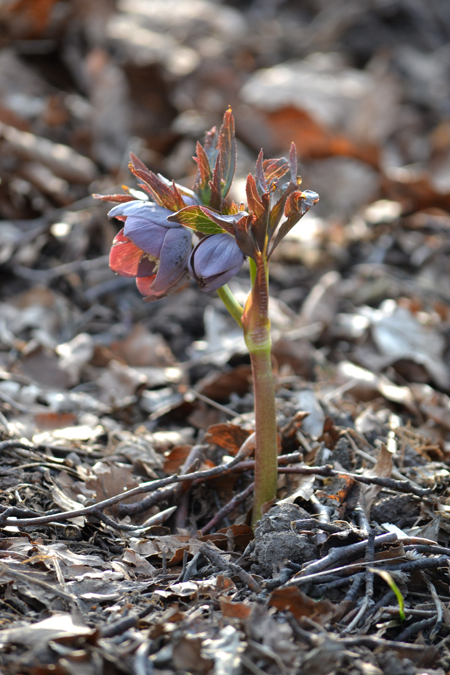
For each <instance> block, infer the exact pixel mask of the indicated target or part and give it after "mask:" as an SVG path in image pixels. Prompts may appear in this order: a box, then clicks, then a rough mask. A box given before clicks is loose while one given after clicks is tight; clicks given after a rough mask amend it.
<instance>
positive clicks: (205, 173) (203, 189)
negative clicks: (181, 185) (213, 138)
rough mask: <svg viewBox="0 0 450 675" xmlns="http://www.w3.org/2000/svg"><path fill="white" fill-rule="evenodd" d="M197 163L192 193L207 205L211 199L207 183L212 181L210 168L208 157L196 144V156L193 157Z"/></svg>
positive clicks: (201, 147) (200, 146)
mask: <svg viewBox="0 0 450 675" xmlns="http://www.w3.org/2000/svg"><path fill="white" fill-rule="evenodd" d="M194 160H195V162H196V163H197V167H198V171H197V178H196V179H195V184H194V192H195V193H196V194H197V195H198V196H199V197H200V200H201V201H202V202H203V204H209V200H210V197H211V188H210V186H209V182H210V180H211V179H212V173H211V167H210V165H209V160H208V155H207V154H206V152H205V150H204V148H203V146H202V145H201V144H200V143H197V156H196V157H194Z"/></svg>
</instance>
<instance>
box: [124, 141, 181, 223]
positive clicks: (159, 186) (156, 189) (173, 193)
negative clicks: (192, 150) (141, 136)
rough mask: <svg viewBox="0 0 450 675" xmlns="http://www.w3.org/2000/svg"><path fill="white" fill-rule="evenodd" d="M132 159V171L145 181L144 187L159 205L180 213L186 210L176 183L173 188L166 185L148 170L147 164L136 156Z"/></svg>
mask: <svg viewBox="0 0 450 675" xmlns="http://www.w3.org/2000/svg"><path fill="white" fill-rule="evenodd" d="M130 157H131V161H130V164H129V168H130V171H131V172H132V173H134V175H135V176H138V177H139V178H140V179H141V180H143V181H144V183H145V185H143V186H142V187H144V188H145V187H146V186H147V188H148V189H147V192H149V193H150V194H151V195H152V197H153V198H154V200H155V201H156V202H157V204H159V205H160V206H164V208H166V209H169V210H170V211H178V210H179V209H182V208H184V206H185V203H184V201H183V197H182V196H181V194H180V191H179V190H178V188H177V187H176V185H175V183H173V185H172V186H170V185H166V183H164V182H163V181H162V180H161V179H160V178H159V177H158V176H157V175H156V174H154V173H153V171H150V170H149V169H147V167H146V166H145V164H144V163H143V162H141V160H140V159H138V157H136V155H134V154H133V153H130Z"/></svg>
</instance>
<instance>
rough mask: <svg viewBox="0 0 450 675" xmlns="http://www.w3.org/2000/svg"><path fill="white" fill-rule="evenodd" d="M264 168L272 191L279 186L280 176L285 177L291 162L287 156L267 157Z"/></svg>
mask: <svg viewBox="0 0 450 675" xmlns="http://www.w3.org/2000/svg"><path fill="white" fill-rule="evenodd" d="M263 168H264V177H265V179H266V183H267V186H268V189H269V191H270V192H272V190H274V189H275V188H276V187H277V185H278V183H279V181H280V178H283V176H285V175H286V174H287V172H288V171H289V163H288V161H287V159H286V158H285V157H280V158H279V159H265V160H264V162H263Z"/></svg>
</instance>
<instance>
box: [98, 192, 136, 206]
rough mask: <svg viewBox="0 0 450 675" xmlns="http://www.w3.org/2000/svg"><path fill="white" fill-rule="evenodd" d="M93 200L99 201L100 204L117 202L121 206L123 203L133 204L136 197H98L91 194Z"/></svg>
mask: <svg viewBox="0 0 450 675" xmlns="http://www.w3.org/2000/svg"><path fill="white" fill-rule="evenodd" d="M92 196H93V197H94V199H100V201H102V202H119V204H123V203H124V202H134V201H135V200H136V197H133V195H98V194H93V195H92Z"/></svg>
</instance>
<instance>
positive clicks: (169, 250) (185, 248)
mask: <svg viewBox="0 0 450 675" xmlns="http://www.w3.org/2000/svg"><path fill="white" fill-rule="evenodd" d="M190 253H191V234H190V232H189V231H188V230H186V229H185V228H184V227H183V228H179V229H177V230H168V231H167V234H166V236H165V238H164V244H163V246H162V248H161V255H160V263H159V269H158V273H157V275H156V279H155V282H154V284H153V290H154V291H156V292H157V293H159V292H161V291H163V290H164V289H166V288H170V287H171V286H173V285H174V284H176V283H178V281H179V280H180V279H181V278H183V277H185V276H186V275H187V264H188V260H189V256H190Z"/></svg>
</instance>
